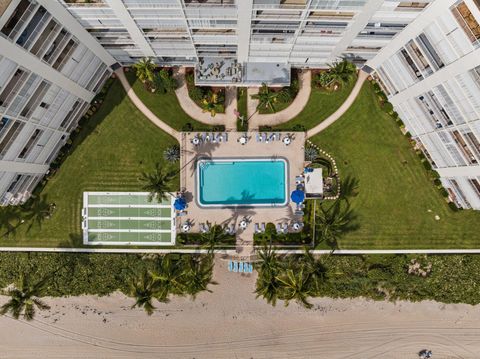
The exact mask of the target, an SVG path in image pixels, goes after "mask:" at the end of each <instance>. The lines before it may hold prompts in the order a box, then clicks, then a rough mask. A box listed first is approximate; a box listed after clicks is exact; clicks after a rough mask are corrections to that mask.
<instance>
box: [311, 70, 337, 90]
mask: <svg viewBox="0 0 480 359" xmlns="http://www.w3.org/2000/svg"><path fill="white" fill-rule="evenodd" d="M332 81H333V76H332V74H331V73H330V72H329V71H323V72H321V73H319V74H318V75H317V76H315V79H314V83H315V86H317V87H323V88H326V87H327V86H328V85H329V84H330V83H331V82H332Z"/></svg>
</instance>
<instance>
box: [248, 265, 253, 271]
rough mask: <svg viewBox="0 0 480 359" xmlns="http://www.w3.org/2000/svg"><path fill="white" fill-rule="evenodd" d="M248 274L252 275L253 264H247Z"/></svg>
mask: <svg viewBox="0 0 480 359" xmlns="http://www.w3.org/2000/svg"><path fill="white" fill-rule="evenodd" d="M248 273H253V264H252V263H248Z"/></svg>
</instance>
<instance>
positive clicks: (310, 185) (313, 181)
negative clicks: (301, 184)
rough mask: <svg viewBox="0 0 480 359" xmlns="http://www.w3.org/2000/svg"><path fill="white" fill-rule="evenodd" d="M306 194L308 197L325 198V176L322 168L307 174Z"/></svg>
mask: <svg viewBox="0 0 480 359" xmlns="http://www.w3.org/2000/svg"><path fill="white" fill-rule="evenodd" d="M305 193H306V196H307V197H321V196H323V176H322V169H321V168H314V169H313V171H312V172H308V173H305Z"/></svg>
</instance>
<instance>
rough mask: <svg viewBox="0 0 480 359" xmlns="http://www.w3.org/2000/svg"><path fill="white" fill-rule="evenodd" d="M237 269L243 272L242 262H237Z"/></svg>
mask: <svg viewBox="0 0 480 359" xmlns="http://www.w3.org/2000/svg"><path fill="white" fill-rule="evenodd" d="M238 271H239V272H240V273H243V272H244V270H243V262H239V263H238Z"/></svg>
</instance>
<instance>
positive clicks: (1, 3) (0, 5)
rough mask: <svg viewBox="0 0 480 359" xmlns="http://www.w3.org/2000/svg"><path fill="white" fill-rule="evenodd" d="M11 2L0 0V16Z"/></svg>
mask: <svg viewBox="0 0 480 359" xmlns="http://www.w3.org/2000/svg"><path fill="white" fill-rule="evenodd" d="M11 2H12V0H1V1H0V16H2V15H3V13H4V12H5V10H7V8H8V6H9V5H10V3H11Z"/></svg>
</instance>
